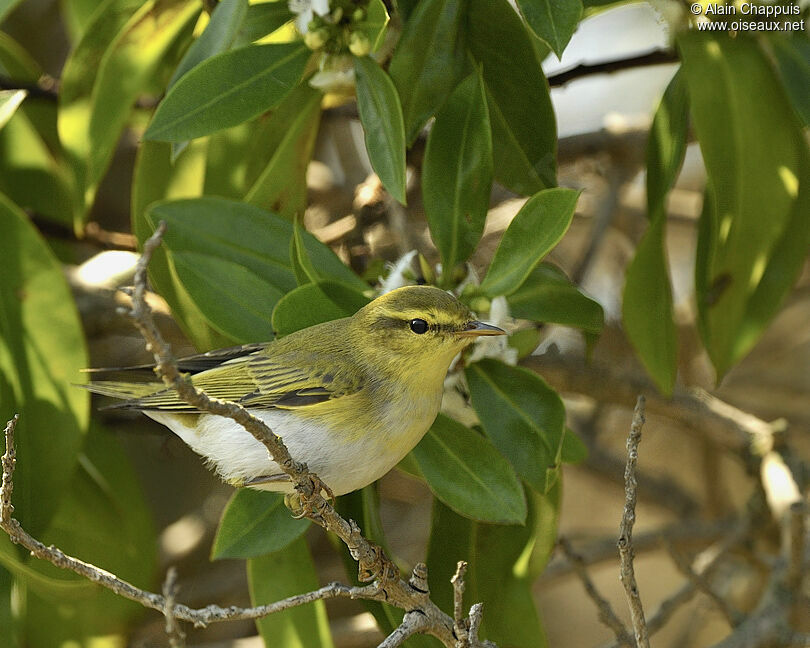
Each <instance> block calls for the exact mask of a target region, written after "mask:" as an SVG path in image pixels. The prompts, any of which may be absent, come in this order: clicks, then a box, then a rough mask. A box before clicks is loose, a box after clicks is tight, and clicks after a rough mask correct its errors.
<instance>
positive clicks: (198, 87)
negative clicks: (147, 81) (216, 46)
mask: <svg viewBox="0 0 810 648" xmlns="http://www.w3.org/2000/svg"><path fill="white" fill-rule="evenodd" d="M310 53H311V52H310V51H309V50H308V49H307V48H306V47H305V46H304V44H303V43H300V42H296V43H271V44H267V45H247V46H246V47H242V48H240V49H236V50H232V51H230V52H224V53H222V54H219V55H217V56H214V57H212V58H210V59H208V60H206V61H204V62H203V63H201V64H200V65H198V66H197V67H195V68H194V69H193V70H191V71H189V72H188V73H187V74H185V75H184V76H183V77H182V78H181V79H180V80H179V81H178V82H177V83H176V84H175V85H174V87H172V89H171V90H170V91H169V93H168V94H167V95H166V98H165V99H164V100H163V101H162V102H161V103H160V105H159V106H158V109H157V111H156V112H155V116H154V118H153V119H152V123H151V124H150V125H149V128H147V129H146V133H144V138H145V139H148V140H158V141H162V142H182V141H184V140H188V139H193V138H195V137H200V136H202V135H208V134H209V133H214V132H216V131H218V130H222V129H223V128H228V127H229V126H235V125H236V124H240V123H242V122H243V121H246V120H248V119H250V118H251V117H255V116H256V115H258V114H259V113H262V112H264V111H266V110H270V109H271V108H272V107H273V106H275V105H277V104H278V103H279V102H280V101H281V100H282V99H284V97H285V96H287V93H289V92H290V90H292V89H293V88H294V87H295V86H296V85H297V84H298V82H299V81H300V80H301V75H302V74H303V72H304V68H305V67H306V64H307V61H308V60H309V56H310Z"/></svg>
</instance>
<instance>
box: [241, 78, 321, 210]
mask: <svg viewBox="0 0 810 648" xmlns="http://www.w3.org/2000/svg"><path fill="white" fill-rule="evenodd" d="M322 97H323V95H322V94H321V93H320V92H318V91H317V90H314V89H313V88H311V87H309V85H307V84H302V85H300V86H299V87H298V88H295V89H294V90H293V91H292V92H291V93H290V94H289V95H288V96H287V98H286V99H284V101H282V102H281V104H279V106H278V108H277V109H276V110H275V111H274V112H273V114H272V115H271V116H270V118H269V119H268V120H267V122H268V123H267V126H266V129H264V130H265V133H266V139H265V142H264V144H265V145H266V147H267V148H266V149H265V150H266V151H272V154H271V156H270V158H269V160H266V162H265V163H264V166H263V168H260V169H259V170H258V171H259V172H258V174H257V175H256V177H255V179H253V181H252V184H251V185H250V187H249V188H247V190H246V193H245V202H248V203H250V204H252V205H256V206H257V207H262V208H264V209H270V210H273V211H275V212H276V213H278V214H280V215H281V216H285V217H287V218H292V217H293V216H294V215H295V214H298V215H303V214H304V210H305V209H306V206H307V167H308V166H309V161H310V159H311V158H312V151H313V149H314V148H315V140H316V139H317V135H318V126H319V123H320V117H321V98H322ZM251 171H252V170H251V168H250V165H249V166H248V169H247V173H248V174H249V176H248V177H250V175H251Z"/></svg>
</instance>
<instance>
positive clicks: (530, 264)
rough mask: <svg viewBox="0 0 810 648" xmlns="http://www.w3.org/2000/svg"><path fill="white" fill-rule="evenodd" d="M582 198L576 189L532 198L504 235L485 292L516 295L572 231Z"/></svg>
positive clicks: (485, 281)
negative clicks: (536, 268)
mask: <svg viewBox="0 0 810 648" xmlns="http://www.w3.org/2000/svg"><path fill="white" fill-rule="evenodd" d="M578 198H579V192H578V191H574V190H572V189H547V190H545V191H541V192H539V193H538V194H535V195H534V196H532V197H531V198H529V200H528V201H527V202H526V204H525V205H523V207H522V208H521V209H520V211H519V212H518V213H517V215H515V217H514V219H512V222H511V223H510V224H509V227H508V228H507V229H506V231H505V232H504V234H503V238H502V239H501V242H500V244H499V245H498V249H497V250H495V256H494V257H493V259H492V263H490V266H489V270H487V274H486V277H484V280H483V281H482V282H481V290H482V291H484V292H485V293H486V294H487V295H489V296H491V297H496V296H498V295H511V294H512V293H513V292H515V291H516V290H517V289H518V288H519V287H520V286H521V285H522V284H523V282H524V281H525V280H526V278H527V277H528V276H529V274H530V273H531V271H532V270H534V268H535V267H536V266H537V264H538V263H540V261H541V260H542V259H543V257H544V256H546V254H548V253H549V251H550V250H551V248H553V247H554V246H555V245H557V243H559V241H560V239H561V238H562V237H563V234H565V232H566V230H568V226H569V225H570V224H571V219H572V218H573V217H574V209H575V208H576V204H577V199H578Z"/></svg>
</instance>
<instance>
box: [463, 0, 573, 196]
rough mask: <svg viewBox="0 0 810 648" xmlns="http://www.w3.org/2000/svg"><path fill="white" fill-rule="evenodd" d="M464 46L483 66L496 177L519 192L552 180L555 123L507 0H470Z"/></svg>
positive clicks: (533, 56) (530, 48) (528, 42)
mask: <svg viewBox="0 0 810 648" xmlns="http://www.w3.org/2000/svg"><path fill="white" fill-rule="evenodd" d="M467 30H468V33H467V46H468V47H469V49H470V52H471V53H472V55H473V56H474V57H475V60H476V61H477V62H478V63H479V64H480V65H481V66H482V69H483V74H484V84H485V85H486V89H487V97H488V100H489V119H490V123H491V125H492V154H493V158H494V161H495V167H494V169H495V179H496V180H498V181H499V182H501V183H502V184H503V185H505V186H506V187H508V188H509V189H511V190H512V191H515V192H516V193H519V194H523V195H531V194H534V193H536V192H538V191H540V190H541V189H545V188H547V187H553V186H555V185H556V184H557V180H556V174H557V125H556V118H555V116H554V110H553V108H552V106H551V97H550V96H549V90H548V83H547V82H546V78H545V75H544V74H543V69H542V67H541V66H540V60H539V58H538V56H537V52H536V50H535V47H534V44H533V43H532V39H531V37H530V36H529V34H528V33H527V32H526V29H525V28H524V26H523V23H522V22H521V20H520V17H519V16H518V15H517V14H516V13H515V11H514V9H513V8H512V6H511V5H510V4H509V2H508V0H487V1H486V2H471V3H469V7H468V24H467Z"/></svg>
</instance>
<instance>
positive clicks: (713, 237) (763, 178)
mask: <svg viewBox="0 0 810 648" xmlns="http://www.w3.org/2000/svg"><path fill="white" fill-rule="evenodd" d="M679 45H680V50H681V54H682V59H683V66H682V67H683V72H684V77H685V80H686V84H687V87H688V91H689V100H690V109H691V115H692V120H693V123H694V128H695V132H696V133H697V136H698V140H699V141H700V147H701V152H702V154H703V159H704V162H705V165H706V171H707V174H708V187H709V191H710V192H711V194H712V198H711V204H712V208H711V209H709V210H704V218H703V221H704V222H703V223H702V225H701V232H700V234H699V242H698V256H699V259H698V264H697V266H696V270H697V271H698V274H697V276H696V285H697V286H698V294H697V302H698V310H699V314H700V320H701V322H702V324H701V332H702V334H703V342H704V344H705V345H706V349H707V351H708V352H709V356H710V358H711V359H712V363H713V364H714V366H715V369H716V370H717V373H718V376H720V377H722V376H723V375H724V374H725V373H726V371H728V369H729V368H731V367H732V366H733V365H734V364H735V363H736V362H738V361H739V360H740V359H741V358H742V357H743V356H744V355H745V354H746V353H747V352H748V351H749V350H750V349H751V347H752V346H753V345H754V344H755V343H756V341H757V339H758V338H759V336H760V335H761V333H762V331H763V330H764V326H765V325H766V324H767V323H768V322H769V321H770V319H771V318H772V317H773V315H774V314H775V312H776V309H777V308H778V305H779V303H780V302H781V300H782V299H783V298H784V296H785V294H786V293H787V291H788V290H789V289H790V287H791V284H792V283H793V281H794V280H795V277H796V275H797V273H798V271H799V268H800V266H801V263H802V261H803V259H804V258H805V256H806V255H807V247H808V245H810V239H808V238H807V237H808V234H809V233H808V231H807V230H808V228H807V227H806V226H803V224H802V223H801V222H800V221H799V220H797V214H799V213H802V212H805V213H806V209H807V201H808V192H810V175H808V165H807V158H808V147H807V142H806V140H805V139H804V135H803V132H802V129H801V126H800V124H799V122H798V119H797V117H796V115H795V112H794V110H793V108H792V106H791V105H790V103H789V102H788V100H787V98H786V96H785V94H784V92H783V90H782V89H781V87H780V85H779V83H778V80H777V78H776V77H775V75H774V74H773V70H772V68H771V66H770V64H769V62H768V61H767V59H766V58H765V56H764V54H763V52H762V51H761V49H760V47H759V45H758V43H757V42H756V41H755V40H753V39H748V38H738V39H731V38H728V37H727V36H724V35H717V34H707V33H700V34H698V33H690V34H683V35H682V37H681V38H680V40H679ZM718 105H721V106H723V109H722V110H718V109H717V106H718ZM753 124H755V125H756V128H753V127H752V125H753ZM732 161H733V162H732ZM707 219H708V220H707ZM805 221H806V219H805ZM796 224H798V226H799V229H798V230H796V231H791V228H792V227H795V226H796ZM701 238H702V239H703V240H700V239H701ZM777 253H779V255H780V256H777ZM785 254H787V256H784V255H785ZM701 275H702V276H701ZM766 287H767V290H766V289H765V288H766ZM755 295H756V296H757V297H755Z"/></svg>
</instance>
